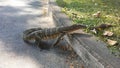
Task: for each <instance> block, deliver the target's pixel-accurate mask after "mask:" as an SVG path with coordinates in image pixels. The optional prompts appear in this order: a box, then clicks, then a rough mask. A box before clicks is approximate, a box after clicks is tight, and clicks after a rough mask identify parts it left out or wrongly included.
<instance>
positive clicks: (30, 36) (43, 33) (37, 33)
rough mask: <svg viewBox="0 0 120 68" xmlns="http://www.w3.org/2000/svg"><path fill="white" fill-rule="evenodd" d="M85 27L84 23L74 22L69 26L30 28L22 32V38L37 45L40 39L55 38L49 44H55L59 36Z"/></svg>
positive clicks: (58, 40) (59, 38)
mask: <svg viewBox="0 0 120 68" xmlns="http://www.w3.org/2000/svg"><path fill="white" fill-rule="evenodd" d="M82 28H87V27H86V26H85V25H80V24H74V25H71V26H65V27H58V28H45V29H41V28H32V29H28V30H26V31H24V32H23V40H24V41H25V42H26V43H30V42H29V40H34V41H35V43H36V44H37V45H40V41H42V40H48V39H54V38H57V40H56V41H55V43H54V44H53V45H52V46H51V47H53V46H55V45H57V44H58V43H59V42H60V40H61V38H62V37H63V36H64V35H66V34H68V33H70V32H72V31H75V30H78V29H82Z"/></svg>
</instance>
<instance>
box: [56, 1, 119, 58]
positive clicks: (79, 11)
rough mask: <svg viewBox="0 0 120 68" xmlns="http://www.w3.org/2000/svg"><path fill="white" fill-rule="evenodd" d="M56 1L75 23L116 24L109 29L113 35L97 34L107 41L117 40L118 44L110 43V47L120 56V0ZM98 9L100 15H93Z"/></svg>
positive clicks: (93, 24) (92, 24)
mask: <svg viewBox="0 0 120 68" xmlns="http://www.w3.org/2000/svg"><path fill="white" fill-rule="evenodd" d="M56 2H57V3H58V5H59V6H61V7H62V12H64V13H66V14H67V15H68V16H69V18H70V19H72V20H73V22H75V23H81V24H86V25H89V26H97V25H99V24H102V23H107V24H111V25H114V27H112V28H110V29H108V30H109V31H112V32H113V33H114V35H113V36H112V37H103V36H102V35H101V34H96V36H98V37H99V38H102V40H103V41H105V42H106V39H108V38H109V39H112V40H116V41H117V42H118V44H116V45H114V46H110V45H108V48H109V50H110V51H111V53H113V54H114V55H116V56H119V57H120V7H119V6H120V0H56ZM98 11H100V12H101V15H100V17H99V18H95V17H93V14H94V13H96V12H98ZM73 13H74V14H76V15H74V14H73ZM88 32H89V31H88Z"/></svg>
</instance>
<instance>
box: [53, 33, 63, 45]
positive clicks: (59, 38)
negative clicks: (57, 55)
mask: <svg viewBox="0 0 120 68" xmlns="http://www.w3.org/2000/svg"><path fill="white" fill-rule="evenodd" d="M64 35H65V33H62V34H60V36H59V37H58V38H57V40H56V41H55V42H54V43H53V45H52V46H51V47H55V46H56V45H57V44H58V43H59V42H60V41H61V40H62V37H63V36H64Z"/></svg>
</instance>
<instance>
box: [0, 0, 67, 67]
mask: <svg viewBox="0 0 120 68" xmlns="http://www.w3.org/2000/svg"><path fill="white" fill-rule="evenodd" d="M48 7H49V6H48V4H47V0H0V68H68V66H69V64H67V63H66V55H65V53H64V52H59V51H58V52H55V51H54V50H51V51H40V50H39V49H38V48H35V47H32V46H28V45H27V44H25V43H24V42H23V40H22V37H21V36H22V32H23V31H24V30H26V29H29V28H32V27H55V25H54V23H53V21H52V17H51V16H50V15H49V16H47V9H48ZM58 53H59V54H58Z"/></svg>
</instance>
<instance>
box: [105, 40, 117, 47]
mask: <svg viewBox="0 0 120 68" xmlns="http://www.w3.org/2000/svg"><path fill="white" fill-rule="evenodd" d="M107 42H108V44H109V45H112V46H113V45H115V44H117V41H115V40H110V39H107Z"/></svg>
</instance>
